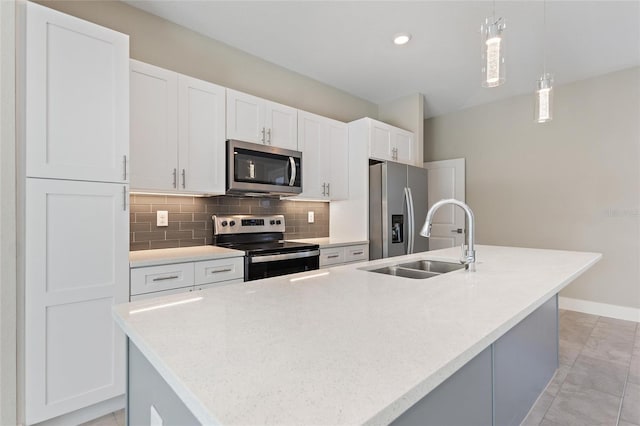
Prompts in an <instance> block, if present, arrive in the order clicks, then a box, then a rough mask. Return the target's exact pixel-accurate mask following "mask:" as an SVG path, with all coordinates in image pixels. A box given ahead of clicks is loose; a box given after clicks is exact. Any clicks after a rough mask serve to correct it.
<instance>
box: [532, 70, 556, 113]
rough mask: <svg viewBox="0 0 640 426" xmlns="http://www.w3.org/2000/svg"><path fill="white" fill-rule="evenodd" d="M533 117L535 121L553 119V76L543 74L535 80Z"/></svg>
mask: <svg viewBox="0 0 640 426" xmlns="http://www.w3.org/2000/svg"><path fill="white" fill-rule="evenodd" d="M534 115H535V117H534V119H535V121H536V123H546V122H547V121H551V120H553V77H552V76H551V74H543V75H542V77H540V78H539V79H538V81H537V82H536V93H535V110H534Z"/></svg>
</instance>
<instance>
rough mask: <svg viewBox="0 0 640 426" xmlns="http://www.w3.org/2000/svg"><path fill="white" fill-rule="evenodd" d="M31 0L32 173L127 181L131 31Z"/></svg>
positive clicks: (28, 118)
mask: <svg viewBox="0 0 640 426" xmlns="http://www.w3.org/2000/svg"><path fill="white" fill-rule="evenodd" d="M26 7H27V26H26V28H27V29H26V31H27V41H26V49H25V51H26V122H27V123H28V125H27V126H26V169H27V170H26V174H27V176H30V177H50V178H62V179H74V180H92V181H103V182H126V181H127V179H128V178H127V176H126V171H125V156H128V155H129V152H128V146H129V131H128V128H129V97H128V92H129V79H128V76H127V73H128V58H129V38H128V36H126V35H124V34H120V33H118V32H115V31H112V30H109V29H107V28H103V27H100V26H98V25H95V24H92V23H89V22H86V21H83V20H80V19H78V18H75V17H72V16H68V15H65V14H63V13H60V12H57V11H54V10H51V9H48V8H46V7H43V6H40V5H38V4H34V3H30V2H29V3H27V4H26Z"/></svg>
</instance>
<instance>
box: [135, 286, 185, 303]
mask: <svg viewBox="0 0 640 426" xmlns="http://www.w3.org/2000/svg"><path fill="white" fill-rule="evenodd" d="M191 291H193V287H182V288H172V289H171V290H163V291H155V292H153V293H145V294H137V295H135V296H131V297H129V301H130V302H137V301H138V300H147V299H153V298H154V297H160V296H168V295H170V294H178V293H189V292H191Z"/></svg>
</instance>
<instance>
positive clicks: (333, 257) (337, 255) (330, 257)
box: [327, 254, 340, 259]
mask: <svg viewBox="0 0 640 426" xmlns="http://www.w3.org/2000/svg"><path fill="white" fill-rule="evenodd" d="M336 257H340V255H339V254H332V255H331V256H327V259H335V258H336Z"/></svg>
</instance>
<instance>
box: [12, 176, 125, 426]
mask: <svg viewBox="0 0 640 426" xmlns="http://www.w3.org/2000/svg"><path fill="white" fill-rule="evenodd" d="M128 199H129V195H128V192H127V187H126V185H121V184H111V183H101V182H81V181H67V180H54V179H32V178H29V179H27V180H26V202H25V231H24V232H25V239H24V244H25V245H24V281H25V416H26V424H34V423H38V422H41V421H44V420H47V419H51V418H53V417H57V416H60V415H64V414H67V413H70V412H73V411H76V410H79V409H82V408H85V407H89V406H91V405H93V404H96V403H99V402H101V401H105V400H107V399H110V398H113V397H117V396H119V395H122V394H123V393H124V391H125V346H124V343H125V339H124V334H122V332H121V331H120V330H119V329H118V328H117V326H116V325H115V323H114V321H113V319H112V316H111V308H112V306H113V305H114V304H118V303H125V302H126V301H127V298H128V294H127V284H126V283H127V273H128V271H127V265H128V259H127V255H128V245H129V240H128V229H129V211H128V205H127V204H128Z"/></svg>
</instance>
